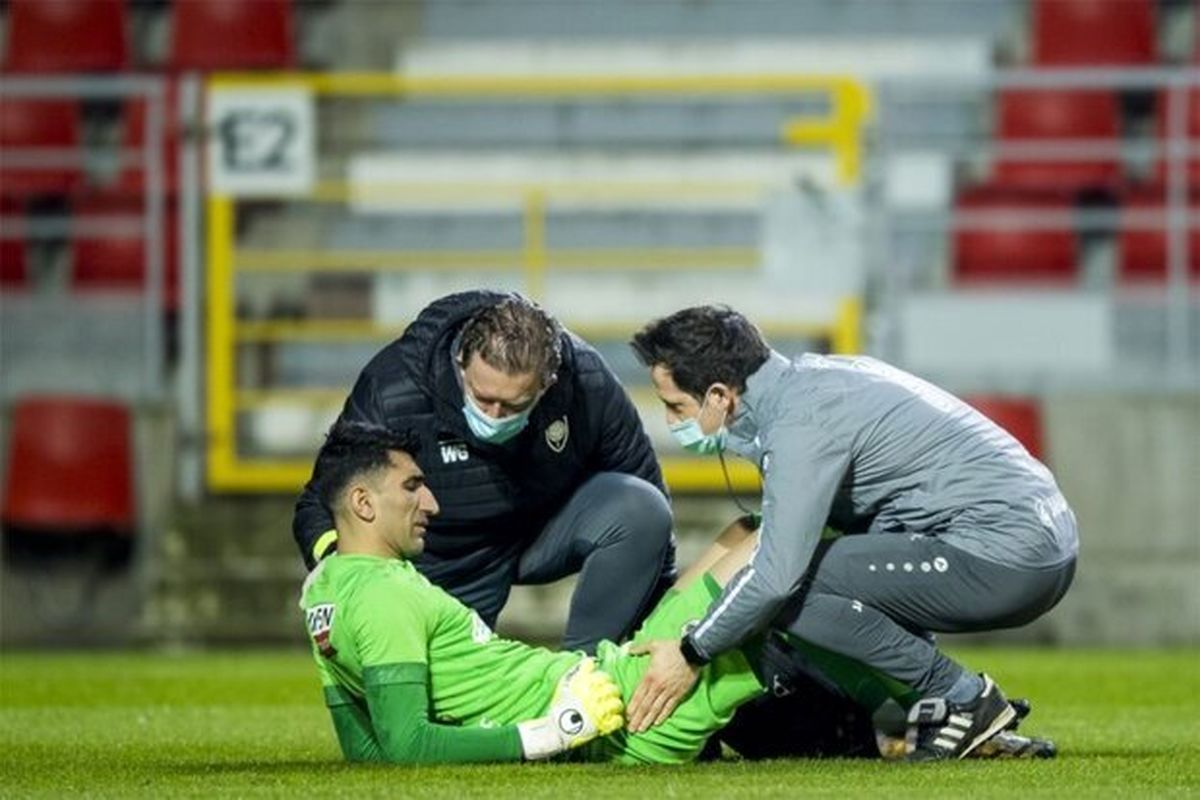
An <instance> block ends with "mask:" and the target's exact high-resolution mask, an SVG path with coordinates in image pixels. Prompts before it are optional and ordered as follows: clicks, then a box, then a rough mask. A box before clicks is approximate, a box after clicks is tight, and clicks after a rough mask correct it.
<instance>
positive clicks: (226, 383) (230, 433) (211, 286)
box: [206, 195, 237, 487]
mask: <svg viewBox="0 0 1200 800" xmlns="http://www.w3.org/2000/svg"><path fill="white" fill-rule="evenodd" d="M233 239H234V202H233V200H232V199H231V198H229V197H226V196H223V195H210V196H209V198H208V240H207V244H208V283H207V289H208V304H207V308H208V353H207V363H208V374H207V376H206V378H207V380H206V384H207V386H208V397H207V408H208V464H207V468H208V481H209V485H211V486H214V487H217V486H224V485H226V484H227V482H228V481H229V478H230V476H231V475H232V474H233V473H234V472H235V471H236V462H237V453H236V446H237V445H236V437H235V435H234V427H235V424H236V420H235V409H234V383H235V381H236V377H235V375H234V364H235V359H234V347H235V343H234V331H233V327H234V303H233V244H234V240H233Z"/></svg>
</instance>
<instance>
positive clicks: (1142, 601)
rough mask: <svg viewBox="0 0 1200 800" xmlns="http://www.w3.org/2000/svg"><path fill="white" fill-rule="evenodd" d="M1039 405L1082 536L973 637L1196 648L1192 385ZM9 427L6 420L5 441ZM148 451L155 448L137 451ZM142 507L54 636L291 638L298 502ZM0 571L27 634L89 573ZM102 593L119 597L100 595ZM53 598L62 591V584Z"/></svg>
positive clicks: (540, 611) (1197, 510)
mask: <svg viewBox="0 0 1200 800" xmlns="http://www.w3.org/2000/svg"><path fill="white" fill-rule="evenodd" d="M1044 409H1045V421H1046V430H1047V439H1048V442H1047V451H1048V456H1047V460H1048V461H1049V462H1050V466H1051V467H1052V469H1053V470H1054V472H1055V474H1056V475H1057V476H1058V478H1059V482H1060V484H1061V486H1062V488H1063V491H1064V493H1065V494H1066V496H1067V498H1068V499H1069V500H1070V502H1071V504H1072V506H1073V507H1074V508H1075V511H1076V514H1077V516H1078V518H1079V523H1080V529H1081V532H1082V533H1081V539H1082V558H1081V561H1080V566H1079V571H1078V573H1077V576H1076V580H1075V585H1074V586H1073V587H1072V589H1071V591H1070V592H1069V593H1068V595H1067V597H1066V598H1065V599H1064V600H1063V602H1062V603H1061V604H1060V605H1059V607H1058V608H1056V609H1054V610H1053V611H1052V612H1051V613H1050V614H1048V615H1047V616H1046V617H1044V618H1043V619H1041V620H1038V621H1036V622H1035V623H1033V624H1031V625H1029V626H1026V627H1025V628H1021V629H1018V630H1014V631H1003V632H998V633H994V634H988V635H986V636H975V637H970V638H972V639H974V640H977V641H978V640H981V639H982V640H987V641H1021V642H1041V643H1049V644H1112V645H1147V646H1148V645H1161V644H1197V643H1200V522H1198V520H1200V396H1197V395H1188V396H1184V395H1178V396H1131V395H1119V396H1118V395H1098V394H1079V395H1066V394H1063V395H1054V396H1051V397H1048V398H1046V400H1045V403H1044ZM6 427H7V426H6V425H3V424H0V439H3V438H4V436H3V434H4V433H6V431H5V430H4V429H5V428H6ZM169 431H170V426H169V424H164V423H163V420H162V419H161V418H160V417H157V415H154V414H151V415H149V417H148V418H146V419H144V420H143V421H142V425H141V426H140V428H139V439H140V442H139V444H140V445H141V446H142V447H143V458H144V460H143V463H142V467H143V469H142V473H143V475H146V476H149V477H150V480H151V482H152V483H153V484H155V486H156V491H155V492H153V493H154V494H161V495H164V496H165V493H166V492H167V490H168V489H169V480H168V479H167V476H169V474H170V466H169V463H164V458H163V456H164V455H165V456H166V460H167V461H169V458H170V456H169V453H170V452H171V448H170V447H169V446H165V447H163V446H161V445H163V444H165V443H166V442H165V440H166V439H169V437H170V434H169ZM147 445H149V447H147ZM156 445H159V446H156ZM146 450H150V451H152V452H154V453H155V456H152V457H150V458H149V459H146V458H145V452H146ZM155 476H159V477H158V478H156V477H155ZM143 502H144V505H143V514H144V516H145V518H147V519H148V520H153V522H152V523H151V524H152V525H153V526H155V528H156V529H155V530H153V531H143V537H144V540H143V546H144V549H143V550H142V552H143V553H145V554H147V555H149V556H151V557H152V559H153V563H151V564H148V565H146V566H147V567H149V569H148V570H147V571H146V572H141V573H140V574H139V570H137V569H134V570H130V572H129V573H127V574H126V580H128V581H132V582H134V585H127V586H126V587H124V591H122V587H120V586H107V585H105V586H104V587H102V589H103V591H101V594H100V596H98V597H97V601H96V602H95V603H94V604H95V606H96V607H95V608H94V609H93V613H92V614H90V615H88V617H87V618H86V622H83V624H84V625H85V626H86V627H85V629H83V630H77V631H74V632H71V631H68V630H67V629H66V627H64V626H66V625H69V624H70V620H69V619H64V620H60V622H62V623H63V625H55V626H54V630H53V631H51V633H53V634H54V635H53V637H51V638H55V639H61V638H62V637H63V636H70V637H71V640H72V641H76V642H80V643H82V642H85V641H91V642H110V643H111V642H117V641H122V640H127V639H128V638H130V637H131V636H132V637H136V638H141V637H146V638H149V639H151V640H157V641H197V640H219V641H235V640H236V641H247V642H249V641H254V642H266V641H290V642H298V641H299V638H298V637H299V631H300V627H299V625H300V623H299V620H298V617H296V611H295V606H294V603H295V597H296V593H297V592H298V591H299V584H300V580H301V579H302V577H303V570H302V569H301V566H300V563H299V559H298V558H297V556H296V553H295V549H294V545H293V543H292V540H291V535H290V530H289V529H290V520H291V507H292V498H288V497H240V498H237V497H234V498H231V497H211V498H207V499H206V500H205V501H204V502H203V503H201V504H199V505H197V506H191V507H187V508H180V507H176V509H175V510H174V512H172V513H170V514H165V515H164V514H163V512H162V510H161V509H160V507H159V506H158V504H157V503H156V502H155V501H154V500H153V499H152V498H147V499H145V500H144V501H143ZM736 514H737V510H736V508H734V506H733V505H732V503H730V502H729V500H728V499H726V498H722V497H714V498H695V497H691V498H689V497H677V498H676V520H677V531H678V535H679V538H680V548H679V555H680V559H679V560H680V563H681V564H687V563H689V562H690V561H691V560H692V559H693V558H695V557H696V556H697V555H698V554H699V553H700V552H701V551H702V550H703V549H704V547H705V546H706V545H707V543H708V542H709V541H710V540H711V538H712V537H713V535H714V534H715V533H716V532H717V531H718V530H719V529H720V528H721V527H722V526H723V525H724V524H725V523H727V522H728V521H729V520H730V519H731V518H733V517H734V516H736ZM4 572H5V573H6V574H5V575H4V576H3V577H2V578H0V587H2V588H3V590H4V591H3V595H4V598H3V599H4V600H5V602H4V603H3V605H4V606H6V608H7V610H8V611H9V612H10V613H7V614H5V615H4V617H5V618H4V619H3V620H0V639H2V640H4V641H6V642H9V643H12V642H18V641H19V642H25V643H32V642H33V641H36V639H37V635H38V634H39V633H40V634H42V635H45V634H47V632H48V631H47V628H46V621H45V620H42V621H41V623H39V624H36V625H34V626H33V627H32V628H30V627H29V626H27V625H24V624H21V622H22V620H23V619H24V617H25V616H28V612H30V611H33V610H36V609H35V608H33V606H31V605H30V604H31V603H33V601H36V600H38V599H39V597H40V594H39V593H38V592H35V591H34V590H36V589H38V588H39V587H40V586H42V585H45V586H46V587H50V586H51V584H53V585H55V586H58V587H59V589H61V590H62V591H63V592H67V593H68V594H70V596H76V595H78V591H79V588H80V587H79V586H73V585H66V584H71V583H72V582H76V583H77V582H78V581H80V580H83V579H84V578H85V577H86V575H85V574H83V573H72V572H70V571H66V570H64V571H62V572H59V571H57V570H56V571H55V573H54V574H53V575H51V574H48V573H47V572H45V571H41V572H40V574H33V575H29V574H25V575H14V574H13V571H12V569H11V565H8V566H7V568H6V569H4ZM139 577H140V578H142V580H143V581H144V582H143V583H142V585H141V586H138V585H136V583H137V582H138V578H139ZM51 579H53V580H51ZM571 588H572V584H571V581H569V580H568V581H563V582H560V583H558V584H554V585H552V586H548V587H531V588H522V589H519V590H517V591H515V592H514V594H513V597H512V601H511V603H510V605H509V607H508V608H507V609H506V610H505V613H504V615H503V616H502V618H501V622H502V626H501V627H502V628H503V629H504V630H506V631H509V632H512V633H516V634H520V635H522V636H527V637H534V638H538V639H543V640H546V641H554V640H556V639H557V637H558V636H559V634H560V633H561V629H562V623H563V622H564V620H565V618H566V608H567V602H568V600H569V598H570V592H571ZM110 591H112V592H115V594H113V595H112V597H114V598H116V599H117V600H120V602H116V601H114V602H112V603H110V602H107V601H105V602H100V601H101V600H103V598H104V597H107V596H109V594H108V593H109V592H110ZM43 593H44V592H43ZM35 595H36V596H35ZM52 595H57V596H58V597H59V598H60V599H61V598H62V597H64V596H65V595H63V594H61V593H60V592H59V591H58V590H57V589H56V590H54V591H53V592H52ZM131 596H141V597H142V598H144V599H145V601H146V603H145V605H144V607H143V608H142V610H141V611H140V612H137V611H134V610H133V609H131V608H130V607H129V604H128V601H129V599H131ZM41 599H42V600H44V601H47V602H49V601H50V597H45V598H41ZM53 605H60V604H59V603H53ZM106 615H107V616H110V617H112V618H111V619H103V617H105V616H106ZM35 622H36V620H35ZM122 633H123V634H124V635H122ZM89 634H90V635H89Z"/></svg>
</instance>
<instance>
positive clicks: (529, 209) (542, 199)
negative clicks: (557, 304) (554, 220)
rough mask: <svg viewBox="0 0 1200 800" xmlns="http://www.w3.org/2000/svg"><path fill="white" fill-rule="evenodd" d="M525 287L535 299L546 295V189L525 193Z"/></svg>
mask: <svg viewBox="0 0 1200 800" xmlns="http://www.w3.org/2000/svg"><path fill="white" fill-rule="evenodd" d="M524 211H525V226H524V227H525V242H524V245H525V251H524V258H523V259H522V260H523V262H524V265H525V289H526V291H527V292H529V296H530V297H532V298H533V299H534V300H542V299H543V298H544V297H545V295H546V267H547V261H548V259H547V254H546V190H545V189H542V188H531V189H529V190H528V191H527V192H526V193H525V208H524Z"/></svg>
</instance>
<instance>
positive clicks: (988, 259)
mask: <svg viewBox="0 0 1200 800" xmlns="http://www.w3.org/2000/svg"><path fill="white" fill-rule="evenodd" d="M1071 209H1072V206H1071V201H1070V199H1069V198H1068V197H1066V196H1064V195H1046V194H1043V195H1038V194H1029V193H1021V192H1014V191H1011V190H1004V189H996V188H993V187H987V186H984V187H977V188H975V189H972V190H968V191H966V192H964V193H962V194H961V195H960V196H959V198H958V201H957V203H956V207H955V210H956V211H958V212H985V211H986V212H995V213H997V214H1000V213H1003V212H1005V211H1007V212H1010V213H1020V214H1025V215H1028V214H1030V213H1033V214H1038V213H1047V212H1049V213H1058V214H1068V213H1070V211H1071ZM1077 262H1078V240H1077V238H1076V236H1075V233H1074V231H1072V230H1071V228H1070V225H1069V223H1068V224H1064V226H1063V227H1062V228H1057V227H1055V228H1032V227H1028V226H1026V227H1022V226H1020V225H1016V224H1013V223H1005V222H1002V221H999V220H998V221H997V222H996V223H995V225H990V224H988V223H983V224H980V225H972V226H971V227H969V228H960V227H956V230H955V233H954V276H955V279H956V280H957V282H958V283H960V284H1012V283H1034V284H1042V285H1066V284H1070V283H1073V282H1074V281H1075V279H1076V275H1077Z"/></svg>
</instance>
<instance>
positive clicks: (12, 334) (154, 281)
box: [0, 75, 167, 401]
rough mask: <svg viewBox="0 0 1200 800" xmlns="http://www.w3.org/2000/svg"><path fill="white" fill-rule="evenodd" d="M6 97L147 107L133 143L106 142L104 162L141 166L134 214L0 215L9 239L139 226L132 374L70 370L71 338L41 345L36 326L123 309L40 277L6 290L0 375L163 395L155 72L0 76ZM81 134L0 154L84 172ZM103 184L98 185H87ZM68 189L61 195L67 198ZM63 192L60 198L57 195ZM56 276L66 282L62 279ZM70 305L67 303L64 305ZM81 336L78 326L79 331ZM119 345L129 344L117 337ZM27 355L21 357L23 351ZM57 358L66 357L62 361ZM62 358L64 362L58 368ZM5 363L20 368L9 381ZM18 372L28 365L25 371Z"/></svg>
mask: <svg viewBox="0 0 1200 800" xmlns="http://www.w3.org/2000/svg"><path fill="white" fill-rule="evenodd" d="M14 99H22V100H30V101H38V100H51V99H54V100H72V101H90V102H97V101H101V102H104V101H107V102H122V103H123V102H127V101H140V102H144V103H145V108H146V113H145V116H144V118H143V125H144V128H143V131H142V140H143V142H144V145H143V146H142V147H141V149H120V148H108V149H109V150H111V153H109V155H112V156H115V157H114V158H112V159H111V160H110V166H113V167H115V168H117V169H118V170H119V169H121V168H127V167H134V168H137V169H140V170H141V172H142V187H143V191H142V194H141V199H142V200H143V201H144V206H143V208H142V213H141V215H140V218H139V217H138V216H137V215H130V214H126V215H123V216H116V217H115V218H109V219H107V220H105V221H98V220H96V219H94V218H93V219H89V218H88V217H87V216H86V215H85V216H83V217H82V218H80V219H76V220H73V221H72V220H68V219H67V218H65V217H63V216H61V215H60V214H57V213H50V214H45V215H39V219H37V220H36V221H32V222H31V221H28V220H27V219H26V217H25V216H24V215H23V216H21V217H6V219H5V224H4V225H3V226H0V238H5V239H18V240H21V241H32V242H65V241H69V240H70V239H72V238H73V237H79V236H83V235H85V236H87V238H89V239H113V238H126V237H129V236H130V233H131V232H134V233H136V234H138V235H140V238H141V239H142V242H143V249H144V261H145V270H146V271H145V278H144V284H143V285H142V286H141V287H140V288H139V289H134V290H133V291H131V292H126V293H125V294H126V296H127V297H130V298H140V301H139V302H138V306H139V307H140V308H139V310H140V314H141V324H140V334H139V336H138V338H140V342H138V344H139V345H140V353H139V354H137V355H135V358H137V359H139V360H140V370H139V371H140V376H139V378H140V380H138V381H137V382H136V383H134V384H132V385H129V384H127V383H126V382H124V381H122V382H121V383H119V384H113V383H112V382H111V381H106V380H104V375H103V365H102V364H92V365H89V366H92V367H96V368H97V369H96V370H93V371H92V372H90V373H88V372H87V371H76V372H75V373H72V370H71V369H70V368H69V365H70V358H71V355H72V354H71V351H70V350H69V348H70V347H71V344H70V342H69V341H64V342H62V346H63V347H64V348H68V349H67V350H64V351H63V352H61V353H59V354H58V355H57V356H54V355H53V354H50V353H47V352H45V350H46V347H48V346H52V344H53V341H55V337H54V336H50V337H49V338H48V339H47V338H43V339H42V340H41V341H38V340H37V339H38V333H37V331H38V329H39V326H43V325H45V326H50V329H51V331H52V332H53V333H58V334H63V333H64V324H66V325H67V326H68V327H69V325H70V324H72V323H73V324H76V325H87V324H99V323H96V322H93V323H88V322H87V316H86V314H84V313H80V312H86V311H88V310H93V311H95V312H96V313H97V314H99V315H100V317H101V318H102V317H103V316H104V314H106V313H109V314H111V313H118V314H119V313H122V312H121V309H120V308H118V307H117V306H115V305H114V304H113V302H111V298H109V300H108V301H102V302H101V303H100V306H101V307H97V308H94V309H89V307H90V306H94V305H96V304H94V303H89V302H86V301H85V297H84V293H81V292H78V291H72V290H70V289H67V290H61V289H60V288H59V287H55V286H47V287H45V289H44V290H41V291H36V292H35V291H13V290H9V291H7V292H6V297H5V299H4V301H3V305H4V306H5V307H6V311H7V313H6V314H4V315H3V316H4V317H5V321H4V323H3V327H4V328H6V329H7V330H5V331H4V333H2V334H0V338H3V339H4V340H5V341H6V344H5V348H4V360H5V361H6V362H7V363H6V365H5V367H6V371H7V372H8V376H7V378H8V380H6V381H5V384H6V386H5V391H6V393H8V394H11V393H12V392H14V391H77V392H93V393H102V394H113V395H117V396H121V397H125V398H128V399H134V400H141V401H162V400H164V399H165V395H166V379H165V366H164V365H165V361H164V356H165V347H164V338H163V305H162V298H163V287H164V275H165V264H166V239H165V237H164V235H163V234H164V230H165V223H166V220H167V217H166V211H165V199H164V198H165V188H166V183H165V179H164V174H163V172H164V170H163V166H164V161H163V156H164V146H163V142H164V139H165V131H166V108H165V92H164V86H163V81H162V79H160V78H156V77H146V76H137V77H82V76H72V77H45V76H19V75H7V76H5V79H4V80H3V81H2V82H0V102H6V101H11V100H14ZM85 144H86V143H85V142H80V143H79V144H78V146H75V147H70V148H64V147H57V148H56V147H40V146H39V147H31V148H23V147H22V148H15V147H7V148H5V149H4V151H3V152H2V153H0V159H2V160H3V163H4V168H5V169H6V170H9V171H14V170H37V169H61V168H70V169H78V170H79V171H80V173H81V174H82V173H87V172H88V171H89V167H90V159H89V153H88V150H87V148H86V147H85ZM94 188H99V189H101V190H102V189H103V188H104V187H103V186H99V187H94ZM69 194H70V193H69V192H68V193H67V195H64V197H65V199H70V198H69ZM60 199H63V198H60ZM65 283H66V284H67V285H68V286H69V285H70V280H66V281H65ZM73 309H74V311H72V310H73ZM61 314H66V316H65V317H64V319H62V320H59V321H58V322H57V323H56V322H54V320H53V317H54V316H55V315H61ZM86 339H87V336H86V332H84V340H86ZM126 344H128V343H126ZM106 355H108V356H109V357H117V356H126V357H128V355H129V354H128V353H124V352H120V353H109V354H105V353H96V356H97V357H98V358H100V359H103V358H104V357H105V356H106ZM26 356H27V357H26ZM46 358H52V359H53V358H58V359H60V361H59V363H58V369H57V372H56V373H54V374H51V373H50V372H49V371H47V370H45V369H41V368H39V367H38V365H37V363H36V362H39V361H43V360H45V359H46ZM61 359H66V361H65V362H64V361H62V360H61ZM26 361H30V362H34V363H32V364H31V365H30V366H31V367H32V368H33V369H32V370H27V369H25V366H26V364H25V363H24V362H26ZM64 366H66V367H68V368H67V369H63V367H64ZM14 371H16V372H18V373H19V378H18V380H16V381H15V385H14V380H13V378H14V374H13V373H14ZM26 373H29V374H28V376H26Z"/></svg>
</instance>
